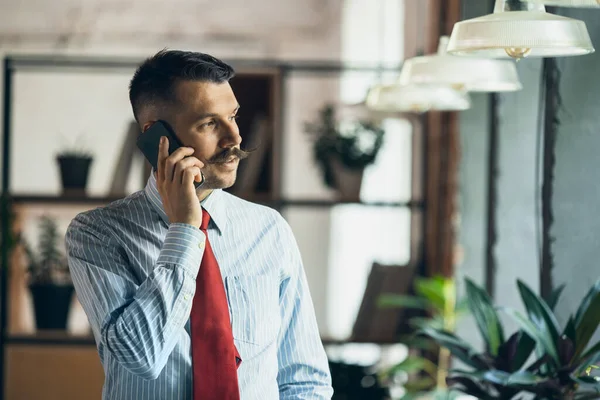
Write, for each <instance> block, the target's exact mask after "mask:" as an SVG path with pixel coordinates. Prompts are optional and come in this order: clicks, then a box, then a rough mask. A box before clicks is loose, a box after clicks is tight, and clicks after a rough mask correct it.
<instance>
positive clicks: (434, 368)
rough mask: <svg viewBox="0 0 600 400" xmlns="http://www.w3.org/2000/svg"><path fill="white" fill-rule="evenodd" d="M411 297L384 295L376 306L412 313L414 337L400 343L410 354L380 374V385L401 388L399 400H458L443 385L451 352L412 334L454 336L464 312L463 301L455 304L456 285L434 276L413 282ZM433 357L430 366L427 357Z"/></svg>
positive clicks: (456, 396)
mask: <svg viewBox="0 0 600 400" xmlns="http://www.w3.org/2000/svg"><path fill="white" fill-rule="evenodd" d="M413 293H414V295H413V296H411V295H398V294H391V293H384V294H383V295H382V296H380V298H379V301H378V304H379V306H381V307H401V308H404V309H408V310H415V311H416V312H413V313H412V315H413V316H411V317H409V325H410V327H411V329H412V330H413V331H412V332H413V334H409V335H408V336H406V337H403V338H401V339H400V342H401V343H403V344H405V345H406V346H407V347H408V348H409V350H410V353H409V356H408V357H407V358H406V359H404V360H403V361H402V362H400V363H399V364H396V365H392V366H391V367H385V368H383V369H382V370H381V371H380V376H381V379H382V381H384V382H388V383H389V384H390V385H395V384H400V385H401V386H402V387H403V390H404V395H403V397H402V398H401V400H412V399H432V400H434V399H435V400H453V399H459V398H460V393H459V392H457V391H451V390H450V389H448V387H447V384H446V378H447V376H448V370H449V368H450V352H449V351H448V349H446V348H444V347H440V346H438V345H437V344H436V342H435V341H434V340H433V339H431V338H429V337H422V336H418V335H416V334H414V333H415V332H419V330H421V329H424V328H434V329H443V330H445V331H449V332H453V331H454V330H455V329H456V322H457V320H458V319H459V317H461V316H462V315H463V314H465V313H466V312H467V311H468V310H467V305H466V302H465V301H458V297H457V291H456V282H455V280H454V279H453V278H446V277H442V276H436V277H432V278H416V279H415V281H414V284H413ZM429 354H431V355H433V356H434V357H435V361H436V362H433V361H432V360H431V359H430V358H429V357H427V355H429Z"/></svg>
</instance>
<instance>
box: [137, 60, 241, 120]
mask: <svg viewBox="0 0 600 400" xmlns="http://www.w3.org/2000/svg"><path fill="white" fill-rule="evenodd" d="M234 75H235V71H234V69H233V68H232V67H231V66H230V65H228V64H226V63H224V62H223V61H221V60H219V59H217V58H215V57H213V56H211V55H208V54H204V53H196V52H191V51H180V50H161V51H159V52H158V53H156V54H155V55H154V56H152V57H150V58H148V59H146V60H145V61H144V62H143V63H142V64H141V65H140V66H139V67H138V68H137V70H136V71H135V73H134V75H133V78H132V79H131V82H130V83H129V100H130V101H131V107H132V109H133V115H134V117H135V119H136V121H138V123H142V122H143V121H140V120H139V117H140V114H141V112H142V110H143V109H144V108H145V107H160V106H164V105H165V103H174V102H176V101H177V99H176V97H175V92H174V88H175V84H176V83H177V82H178V81H204V82H206V81H208V82H214V83H223V82H227V81H229V80H230V79H231V78H233V76H234Z"/></svg>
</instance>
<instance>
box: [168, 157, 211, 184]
mask: <svg viewBox="0 0 600 400" xmlns="http://www.w3.org/2000/svg"><path fill="white" fill-rule="evenodd" d="M203 167H204V163H202V161H200V160H198V159H197V158H196V157H193V156H190V157H186V158H184V159H183V160H181V161H179V162H178V163H177V165H176V166H175V173H174V176H173V181H174V182H181V183H183V182H184V181H183V172H184V171H185V170H187V169H189V168H198V169H200V168H203Z"/></svg>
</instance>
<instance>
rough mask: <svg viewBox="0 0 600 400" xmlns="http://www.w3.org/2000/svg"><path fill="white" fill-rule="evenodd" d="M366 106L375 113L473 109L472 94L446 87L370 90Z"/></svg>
mask: <svg viewBox="0 0 600 400" xmlns="http://www.w3.org/2000/svg"><path fill="white" fill-rule="evenodd" d="M366 105H367V107H368V108H369V109H371V110H373V111H381V112H415V113H423V112H427V111H433V110H437V111H462V110H466V109H468V108H470V107H471V100H470V98H469V94H468V93H467V92H466V91H464V90H459V89H455V88H452V87H450V86H445V85H435V86H425V85H414V84H411V85H406V86H402V85H398V84H392V85H377V86H374V87H373V88H371V90H369V93H368V94H367V99H366Z"/></svg>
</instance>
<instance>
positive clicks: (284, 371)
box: [277, 218, 333, 400]
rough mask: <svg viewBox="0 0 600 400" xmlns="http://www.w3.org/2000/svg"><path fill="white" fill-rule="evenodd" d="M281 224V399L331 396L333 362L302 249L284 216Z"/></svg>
mask: <svg viewBox="0 0 600 400" xmlns="http://www.w3.org/2000/svg"><path fill="white" fill-rule="evenodd" d="M279 225H280V227H281V228H280V230H281V232H280V235H281V236H280V237H281V240H282V243H281V244H282V249H284V251H286V252H287V257H286V260H287V265H284V266H283V270H284V271H285V272H284V273H283V277H282V283H281V288H280V304H281V317H282V329H281V332H280V335H279V352H278V364H279V374H278V376H277V382H278V384H279V395H280V399H281V400H296V399H318V400H321V399H331V397H332V396H333V388H332V386H331V374H330V371H329V364H328V360H327V355H326V354H325V349H324V348H323V344H322V342H321V338H320V335H319V329H318V327H317V320H316V317H315V312H314V306H313V302H312V298H311V296H310V292H309V289H308V283H307V280H306V274H305V272H304V267H303V264H302V259H301V256H300V251H299V249H298V245H297V243H296V240H295V238H294V236H293V233H292V230H291V228H290V227H289V225H288V223H287V222H286V221H285V220H283V218H281V222H280V224H279Z"/></svg>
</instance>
